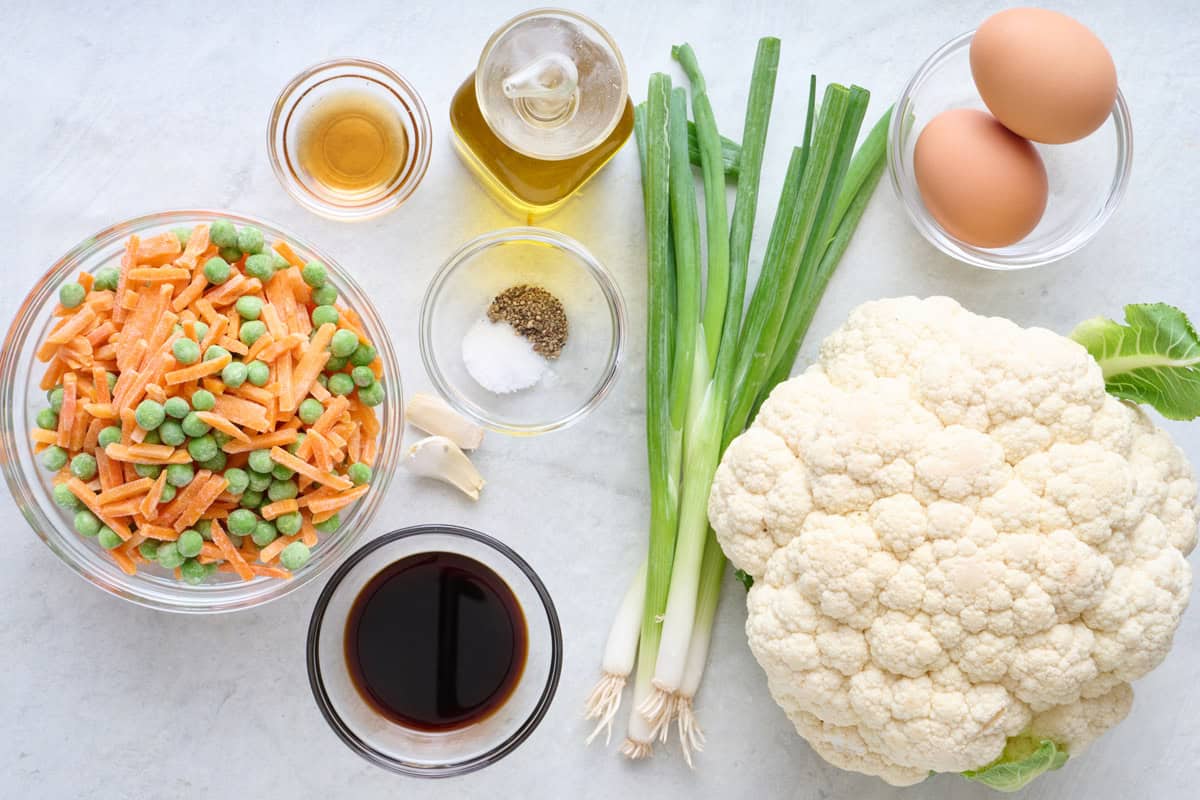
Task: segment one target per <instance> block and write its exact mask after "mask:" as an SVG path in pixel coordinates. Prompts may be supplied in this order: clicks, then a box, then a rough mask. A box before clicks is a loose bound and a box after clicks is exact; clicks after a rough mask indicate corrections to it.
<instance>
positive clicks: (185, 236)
mask: <svg viewBox="0 0 1200 800" xmlns="http://www.w3.org/2000/svg"><path fill="white" fill-rule="evenodd" d="M171 233H173V234H175V238H176V239H178V240H179V246H180V247H187V243H188V242H189V241H190V240H191V238H192V229H191V228H184V227H178V228H172V229H171Z"/></svg>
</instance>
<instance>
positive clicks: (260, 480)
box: [247, 467, 271, 492]
mask: <svg viewBox="0 0 1200 800" xmlns="http://www.w3.org/2000/svg"><path fill="white" fill-rule="evenodd" d="M247 474H248V475H249V476H250V483H249V484H247V485H248V486H249V487H250V491H252V492H265V491H266V490H267V488H268V487H269V486H270V485H271V473H270V472H255V471H254V468H253V467H251V468H250V472H249V473H247Z"/></svg>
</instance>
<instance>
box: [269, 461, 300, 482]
mask: <svg viewBox="0 0 1200 800" xmlns="http://www.w3.org/2000/svg"><path fill="white" fill-rule="evenodd" d="M295 474H296V472H295V470H290V469H288V468H287V467H285V466H284V465H283V464H276V465H275V466H274V467H273V468H272V469H271V477H272V478H274V479H275V480H277V481H286V480H287V479H288V478H290V477H292V476H293V475H295Z"/></svg>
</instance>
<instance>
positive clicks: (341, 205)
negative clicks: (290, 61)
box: [267, 58, 431, 221]
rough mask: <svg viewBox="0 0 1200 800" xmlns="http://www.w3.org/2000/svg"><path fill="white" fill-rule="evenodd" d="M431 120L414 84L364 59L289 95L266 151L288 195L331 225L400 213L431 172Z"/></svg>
mask: <svg viewBox="0 0 1200 800" xmlns="http://www.w3.org/2000/svg"><path fill="white" fill-rule="evenodd" d="M430 144H431V130H430V124H429V112H428V111H427V110H426V108H425V103H424V102H423V101H422V100H421V96H420V95H419V94H417V91H416V89H414V88H413V86H412V84H410V83H409V82H408V81H406V80H405V79H404V78H403V77H402V76H400V75H399V74H397V73H396V72H395V71H393V70H391V69H389V68H388V67H386V66H384V65H383V64H379V63H377V62H374V61H367V60H365V59H357V58H345V59H336V60H333V61H325V62H322V63H320V64H317V65H315V66H312V67H309V68H308V69H306V70H304V71H303V72H301V73H300V74H299V75H297V76H296V77H295V78H293V79H292V80H291V82H290V83H288V85H287V86H285V87H284V89H283V91H282V92H280V94H279V97H278V98H277V99H276V100H275V105H274V107H273V108H272V110H271V120H270V124H269V125H268V127H267V150H268V152H269V153H270V154H271V166H272V168H273V169H274V170H275V176H276V177H277V178H279V182H280V183H281V184H283V188H284V189H286V190H287V192H288V193H289V194H290V195H291V196H292V197H294V198H295V199H296V200H297V201H299V203H300V204H301V205H303V206H304V207H305V208H307V209H309V210H310V211H313V212H315V213H317V214H320V215H322V216H325V217H329V218H331V219H337V220H343V221H354V220H361V219H368V218H370V217H375V216H378V215H380V214H384V213H386V212H388V211H391V210H393V209H395V208H397V207H398V206H399V205H400V204H401V203H403V202H404V201H405V200H407V199H408V198H409V197H410V196H412V193H413V192H414V191H416V188H417V186H418V185H419V184H420V182H421V179H422V178H423V177H425V170H426V169H427V168H428V167H429V150H430Z"/></svg>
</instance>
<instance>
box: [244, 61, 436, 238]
mask: <svg viewBox="0 0 1200 800" xmlns="http://www.w3.org/2000/svg"><path fill="white" fill-rule="evenodd" d="M342 69H345V70H349V69H358V70H363V71H364V72H365V73H367V74H365V75H354V74H347V75H331V76H329V77H327V78H325V79H323V80H320V81H318V82H317V83H316V84H314V85H313V86H311V87H309V88H308V89H306V90H305V91H303V92H300V93H299V94H297V91H298V90H299V89H300V88H301V87H303V86H305V85H306V84H307V83H308V82H309V81H311V80H313V79H315V78H317V77H319V76H320V75H321V73H323V72H329V71H334V70H342ZM343 78H364V79H367V80H371V81H374V82H376V83H379V84H381V85H383V86H384V87H385V88H387V89H388V90H390V91H391V92H393V93H394V94H396V95H397V96H398V97H399V98H401V101H402V103H403V104H405V106H404V107H405V110H406V111H407V112H408V113H409V116H410V118H411V119H412V122H413V125H414V126H415V127H416V129H417V137H416V138H417V142H416V146H415V147H413V148H412V149H413V167H412V171H411V172H410V173H409V175H408V177H407V178H406V179H405V180H404V181H402V182H401V183H399V184H397V185H396V186H395V187H394V188H393V189H392V190H391V191H390V192H388V193H387V194H385V195H383V196H382V197H379V198H376V199H375V200H372V201H370V202H368V203H363V204H356V205H350V204H348V205H343V204H339V203H334V202H330V201H329V200H327V199H325V198H323V197H320V196H318V195H316V194H313V193H312V192H311V191H309V189H308V187H306V186H304V184H302V183H301V182H299V181H298V180H296V179H295V176H294V175H293V174H292V170H291V169H289V167H288V166H286V165H285V163H284V162H289V163H290V159H288V157H287V156H286V154H284V153H282V152H281V151H280V146H279V144H278V142H277V139H278V137H279V136H280V135H281V134H282V135H284V136H286V130H287V127H288V123H289V121H290V120H291V117H292V113H293V111H295V108H296V104H297V103H299V102H300V101H301V100H302V99H304V97H305V96H306V95H307V94H308V92H309V91H311V90H312V89H314V88H316V86H319V85H321V84H323V83H325V82H326V81H330V80H340V79H343ZM410 104H411V107H410ZM432 149H433V125H432V122H431V120H430V116H429V109H428V108H427V107H426V106H425V101H424V100H423V99H422V98H421V94H420V92H418V91H417V90H416V87H414V86H413V85H412V83H410V82H409V81H408V79H407V78H405V77H404V76H403V75H401V74H400V73H398V72H396V71H395V70H393V69H392V68H391V67H389V66H387V65H386V64H383V63H381V62H379V61H373V60H371V59H367V58H352V57H343V58H330V59H326V60H325V61H320V62H318V63H316V64H313V65H311V66H309V67H306V68H304V69H303V70H301V71H300V72H299V73H297V74H296V75H295V76H294V77H292V79H291V80H289V81H288V82H287V84H285V85H284V87H283V89H281V90H280V92H279V94H278V96H276V98H275V101H274V102H273V103H272V104H271V113H270V116H269V118H268V120H267V156H268V158H269V159H270V162H271V170H272V171H273V172H274V173H275V178H276V179H277V180H278V181H279V184H280V185H281V186H282V187H283V188H284V191H286V192H287V193H288V194H289V195H290V196H291V197H292V199H293V200H295V201H296V202H298V203H299V204H300V205H301V206H303V207H304V208H306V209H308V210H309V211H311V212H313V213H314V214H317V215H319V216H322V217H325V218H327V219H334V220H338V221H340V222H361V221H365V220H369V219H374V218H375V217H378V216H381V215H383V214H387V213H388V212H390V211H395V210H396V209H397V208H399V207H400V206H401V205H403V204H404V203H405V202H406V201H407V200H408V199H409V198H410V197H411V196H412V195H413V193H414V192H415V191H416V190H417V187H418V186H420V184H421V181H422V180H423V179H424V178H425V173H426V172H427V171H428V169H429V163H430V160H431V153H430V151H431V150H432Z"/></svg>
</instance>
